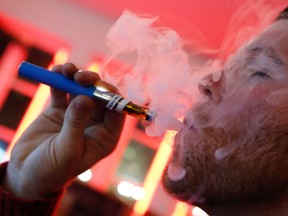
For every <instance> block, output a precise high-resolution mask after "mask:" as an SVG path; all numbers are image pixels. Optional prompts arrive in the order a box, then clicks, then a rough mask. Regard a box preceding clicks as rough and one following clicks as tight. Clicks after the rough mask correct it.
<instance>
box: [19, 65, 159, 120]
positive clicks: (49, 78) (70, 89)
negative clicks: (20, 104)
mask: <svg viewBox="0 0 288 216" xmlns="http://www.w3.org/2000/svg"><path fill="white" fill-rule="evenodd" d="M18 73H19V75H20V76H22V77H25V78H28V79H31V80H34V81H37V82H40V83H43V84H46V85H49V86H51V87H53V88H57V89H59V90H61V91H65V92H67V93H70V94H73V95H86V96H89V97H91V98H92V99H93V100H95V101H98V102H101V103H103V104H104V105H105V106H106V108H108V109H110V110H114V111H116V112H119V113H125V114H128V115H131V116H134V117H137V118H139V119H143V120H146V121H149V122H152V121H153V120H154V118H155V113H153V112H151V111H150V110H149V109H148V108H147V107H142V106H139V105H137V104H134V103H132V102H131V101H129V100H127V99H125V98H123V97H122V96H120V95H117V94H115V93H112V92H109V91H107V90H105V89H103V88H97V87H96V86H89V87H83V86H80V85H78V84H77V83H76V82H74V81H73V80H71V79H68V78H67V77H65V76H63V75H61V74H59V73H53V72H51V71H49V70H47V69H44V68H42V67H39V66H37V65H33V64H31V63H28V62H22V63H21V64H20V65H19V69H18Z"/></svg>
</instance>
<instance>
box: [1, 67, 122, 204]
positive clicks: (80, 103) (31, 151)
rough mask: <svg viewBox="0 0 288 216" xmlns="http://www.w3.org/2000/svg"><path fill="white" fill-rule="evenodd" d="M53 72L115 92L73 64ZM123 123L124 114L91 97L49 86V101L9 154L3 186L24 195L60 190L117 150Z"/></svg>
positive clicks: (36, 194)
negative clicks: (68, 92)
mask: <svg viewBox="0 0 288 216" xmlns="http://www.w3.org/2000/svg"><path fill="white" fill-rule="evenodd" d="M52 70H53V71H54V72H57V73H62V74H63V75H64V76H67V77H69V78H71V79H74V80H75V81H76V82H77V83H78V84H80V85H83V86H91V85H94V84H95V83H97V84H100V85H105V86H106V87H107V88H108V89H109V90H111V91H114V92H115V91H117V90H116V88H115V87H113V86H111V85H108V84H106V83H104V82H103V81H101V80H100V78H99V76H98V75H97V74H96V73H93V72H89V71H81V72H79V70H78V68H77V67H76V66H75V65H73V64H71V63H67V64H64V65H58V66H55V67H54V68H53V69H52ZM123 123H124V116H123V115H122V114H119V113H116V112H115V111H111V110H109V109H106V108H105V107H104V106H103V105H101V104H96V103H95V102H94V101H93V100H92V99H90V98H88V97H87V96H77V97H73V96H71V95H67V94H66V93H64V92H61V91H59V90H56V89H51V105H50V106H49V107H48V108H47V109H46V110H45V111H44V112H43V113H42V114H40V115H39V117H38V118H37V119H36V120H35V121H34V122H33V123H32V124H31V125H30V126H29V127H28V129H27V130H26V131H25V132H24V133H23V135H22V136H21V137H20V139H19V140H18V141H17V143H16V145H15V147H14V149H13V151H12V153H11V159H10V161H9V164H8V168H7V172H6V177H5V180H4V188H5V189H6V190H8V191H10V192H11V193H12V194H14V195H16V196H18V197H21V198H25V199H34V198H40V197H43V196H46V195H49V194H52V193H55V192H57V191H59V190H61V189H62V188H63V187H65V185H67V183H68V182H70V181H71V180H72V179H74V178H75V177H76V176H77V175H78V174H80V173H82V172H84V171H85V170H87V169H88V168H90V167H91V166H93V165H94V164H95V163H97V162H98V161H99V160H101V159H102V158H104V157H105V156H107V155H108V154H110V153H111V152H112V151H113V150H114V148H115V146H116V144H117V142H118V139H119V137H120V134H121V130H122V127H123Z"/></svg>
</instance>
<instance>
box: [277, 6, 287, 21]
mask: <svg viewBox="0 0 288 216" xmlns="http://www.w3.org/2000/svg"><path fill="white" fill-rule="evenodd" d="M280 19H288V7H286V8H285V9H284V10H283V11H282V12H281V13H280V14H279V15H278V17H277V18H276V20H280Z"/></svg>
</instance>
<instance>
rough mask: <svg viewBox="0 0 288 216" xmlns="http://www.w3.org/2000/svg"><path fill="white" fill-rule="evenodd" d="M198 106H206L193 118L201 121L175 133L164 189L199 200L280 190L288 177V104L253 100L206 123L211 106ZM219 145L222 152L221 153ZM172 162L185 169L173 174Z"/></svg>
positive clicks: (242, 198)
mask: <svg viewBox="0 0 288 216" xmlns="http://www.w3.org/2000/svg"><path fill="white" fill-rule="evenodd" d="M199 110H204V111H194V114H195V122H201V123H200V124H201V125H202V127H200V128H197V130H196V131H195V130H193V129H191V128H188V129H187V130H184V131H185V132H183V131H182V132H181V133H180V135H178V137H176V138H175V145H174V151H173V154H172V156H171V158H170V161H169V163H168V165H167V166H166V168H165V170H164V172H163V176H162V183H163V185H164V188H165V189H166V191H167V192H168V193H169V194H171V195H172V196H174V197H176V198H177V199H179V200H182V201H185V202H188V203H190V204H193V205H198V206H203V205H210V206H213V205H231V204H241V203H243V204H244V203H248V202H260V201H263V200H269V199H272V198H273V197H275V196H276V195H277V194H278V193H279V192H281V189H282V188H283V186H284V185H286V184H287V179H288V162H287V160H286V157H287V153H288V144H287V141H288V117H285V116H287V110H288V107H287V106H279V107H277V108H275V107H272V106H269V105H267V104H266V103H264V104H259V102H257V103H251V104H250V105H249V107H246V108H245V109H242V110H241V112H239V113H237V114H236V113H233V114H227V115H226V116H225V120H222V123H221V124H218V123H219V122H217V121H215V122H214V123H213V124H210V123H208V122H209V118H207V116H208V115H207V109H206V110H205V109H201V107H199ZM283 117H284V118H283ZM223 122H224V123H223ZM203 125H207V127H205V126H203ZM180 136H181V137H182V139H179V137H180ZM183 137H184V138H183ZM179 140H181V142H180V141H179ZM181 145H183V148H184V150H183V154H182V153H181V154H182V155H180V152H179V151H180V150H179V149H180V146H181ZM219 150H222V155H223V157H220V158H219V157H218V158H217V157H215V152H219ZM220 152H221V151H220ZM223 152H224V154H223ZM216 155H217V154H216ZM170 165H177V166H180V167H182V168H183V169H185V171H186V175H185V176H184V177H183V178H182V179H179V180H173V179H171V177H170V176H169V166H170Z"/></svg>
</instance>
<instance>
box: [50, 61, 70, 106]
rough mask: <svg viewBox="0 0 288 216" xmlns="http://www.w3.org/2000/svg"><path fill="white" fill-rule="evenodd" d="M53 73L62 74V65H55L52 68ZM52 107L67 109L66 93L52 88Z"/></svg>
mask: <svg viewBox="0 0 288 216" xmlns="http://www.w3.org/2000/svg"><path fill="white" fill-rule="evenodd" d="M52 72H53V73H62V65H55V66H53V68H52ZM50 92H51V106H52V107H54V108H59V109H63V108H66V107H67V98H66V93H65V92H63V91H60V90H58V89H55V88H50Z"/></svg>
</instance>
